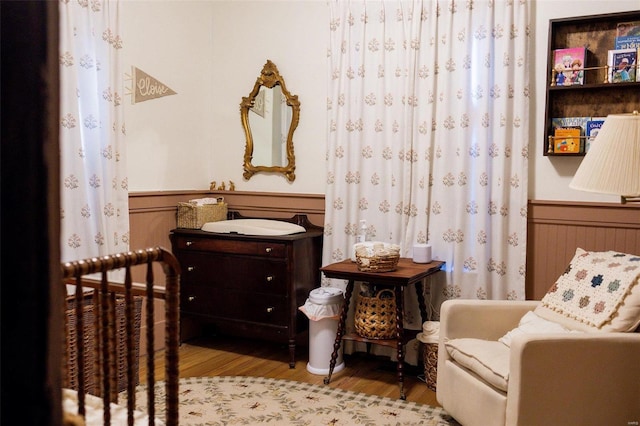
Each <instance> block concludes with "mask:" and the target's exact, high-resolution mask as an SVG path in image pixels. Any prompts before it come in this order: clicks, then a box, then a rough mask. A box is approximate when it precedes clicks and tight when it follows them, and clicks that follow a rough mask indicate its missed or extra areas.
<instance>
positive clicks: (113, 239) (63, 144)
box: [59, 0, 129, 261]
mask: <svg viewBox="0 0 640 426" xmlns="http://www.w3.org/2000/svg"><path fill="white" fill-rule="evenodd" d="M59 10H60V74H61V75H60V78H61V95H60V96H61V118H60V151H61V153H60V155H61V173H62V179H61V183H62V188H61V194H62V195H61V197H62V199H61V203H62V212H61V216H62V224H61V245H62V260H63V261H70V260H75V259H83V258H87V257H94V256H100V255H106V254H110V253H115V252H121V251H126V250H128V248H129V201H128V184H127V176H126V163H125V155H124V154H125V145H124V138H125V123H124V111H123V106H122V90H123V81H122V72H120V71H119V70H120V69H121V66H120V62H119V61H120V57H121V56H120V55H121V50H122V47H123V40H122V38H121V36H120V30H119V19H118V2H117V1H86V0H85V1H75V0H74V1H71V0H61V1H60V4H59Z"/></svg>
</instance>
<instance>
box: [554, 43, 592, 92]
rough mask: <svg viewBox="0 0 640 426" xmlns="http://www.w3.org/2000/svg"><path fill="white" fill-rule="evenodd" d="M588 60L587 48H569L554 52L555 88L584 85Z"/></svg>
mask: <svg viewBox="0 0 640 426" xmlns="http://www.w3.org/2000/svg"><path fill="white" fill-rule="evenodd" d="M586 59H587V49H586V48H585V47H569V48H565V49H555V50H554V51H553V71H554V80H553V81H552V83H551V84H552V85H555V86H573V85H581V84H584V68H585V62H586Z"/></svg>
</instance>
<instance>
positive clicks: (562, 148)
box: [550, 117, 591, 154]
mask: <svg viewBox="0 0 640 426" xmlns="http://www.w3.org/2000/svg"><path fill="white" fill-rule="evenodd" d="M589 120H591V117H555V118H552V119H551V133H550V134H551V135H552V138H551V139H552V141H553V143H552V144H551V146H553V153H557V154H576V153H581V152H584V147H585V143H584V140H585V135H586V134H587V133H586V132H587V123H588V122H589Z"/></svg>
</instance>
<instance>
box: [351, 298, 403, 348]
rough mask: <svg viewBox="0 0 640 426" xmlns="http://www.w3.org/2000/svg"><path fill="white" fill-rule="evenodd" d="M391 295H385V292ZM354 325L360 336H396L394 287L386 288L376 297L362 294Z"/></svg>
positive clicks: (380, 337) (357, 305) (375, 337)
mask: <svg viewBox="0 0 640 426" xmlns="http://www.w3.org/2000/svg"><path fill="white" fill-rule="evenodd" d="M389 293H390V294H391V295H390V297H384V296H385V294H387V295H388V294H389ZM354 326H355V329H356V333H358V335H359V336H361V337H364V338H367V339H393V338H395V337H396V333H397V330H396V298H395V292H394V291H393V290H392V289H389V288H385V289H382V290H380V291H378V293H376V295H375V296H374V297H366V296H362V295H361V296H360V297H359V299H358V303H357V304H356V312H355V317H354Z"/></svg>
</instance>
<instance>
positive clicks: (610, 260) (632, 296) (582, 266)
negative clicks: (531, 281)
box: [534, 248, 640, 332]
mask: <svg viewBox="0 0 640 426" xmlns="http://www.w3.org/2000/svg"><path fill="white" fill-rule="evenodd" d="M639 277H640V256H635V255H631V254H625V253H618V252H615V251H606V252H588V251H585V250H583V249H581V248H578V249H577V250H576V254H575V256H574V257H573V259H572V260H571V263H570V264H569V266H568V268H567V270H566V271H565V272H564V273H563V274H562V275H561V276H560V278H558V281H556V283H555V284H554V285H553V286H552V287H551V288H550V289H549V291H548V292H547V294H546V295H545V296H544V297H543V298H542V300H541V303H540V305H539V306H538V307H537V308H536V309H535V311H534V312H535V313H536V314H537V315H538V316H540V317H542V318H544V319H547V320H549V321H554V322H557V323H559V324H561V325H563V326H564V327H566V328H569V329H572V330H582V331H607V332H627V331H633V330H635V329H636V328H637V327H638V325H639V324H640V284H638V279H639Z"/></svg>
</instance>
